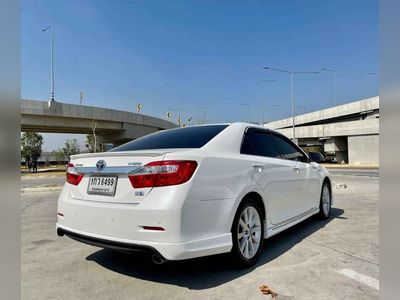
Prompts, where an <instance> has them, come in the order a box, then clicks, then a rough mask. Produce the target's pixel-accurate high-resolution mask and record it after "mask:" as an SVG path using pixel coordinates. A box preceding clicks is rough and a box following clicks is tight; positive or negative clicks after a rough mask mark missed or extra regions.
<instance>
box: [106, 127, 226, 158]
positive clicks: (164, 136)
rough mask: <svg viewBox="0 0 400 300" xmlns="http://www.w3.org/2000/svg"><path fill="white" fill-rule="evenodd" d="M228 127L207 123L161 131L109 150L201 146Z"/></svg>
mask: <svg viewBox="0 0 400 300" xmlns="http://www.w3.org/2000/svg"><path fill="white" fill-rule="evenodd" d="M226 127H228V125H206V126H195V127H185V128H176V129H169V130H164V131H159V132H156V133H152V134H149V135H146V136H144V137H141V138H138V139H136V140H133V141H130V142H128V143H126V144H123V145H121V146H118V147H116V148H114V149H112V150H110V151H109V152H119V151H134V150H145V149H168V148H201V147H203V146H204V145H205V144H207V143H208V142H209V141H210V140H211V139H212V138H214V137H215V136H216V135H217V134H218V133H220V132H221V131H222V130H224V129H225V128H226Z"/></svg>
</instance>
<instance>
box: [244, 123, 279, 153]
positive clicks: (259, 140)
mask: <svg viewBox="0 0 400 300" xmlns="http://www.w3.org/2000/svg"><path fill="white" fill-rule="evenodd" d="M240 153H242V154H250V155H258V156H266V157H273V158H281V155H280V153H279V151H278V149H277V148H276V146H275V144H274V141H273V140H272V137H271V135H270V134H269V133H268V132H265V131H260V130H251V129H250V130H248V131H247V132H246V133H245V137H244V140H243V144H242V148H241V150H240Z"/></svg>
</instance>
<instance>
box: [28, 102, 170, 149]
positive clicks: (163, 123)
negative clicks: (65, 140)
mask: <svg viewBox="0 0 400 300" xmlns="http://www.w3.org/2000/svg"><path fill="white" fill-rule="evenodd" d="M93 122H96V127H95V132H96V137H98V140H99V143H113V144H121V143H124V142H126V141H129V140H132V139H136V138H139V137H141V136H144V135H146V134H149V133H153V132H156V131H159V130H164V129H170V128H175V127H177V125H176V124H174V123H172V122H169V121H167V120H163V119H160V118H155V117H151V116H147V115H142V114H137V113H131V112H126V111H120V110H114V109H108V108H100V107H94V106H86V105H76V104H67V103H61V102H54V103H52V104H51V106H50V107H49V105H48V101H38V100H26V99H23V100H21V131H22V132H30V131H35V132H55V133H82V134H91V133H93V131H92V124H93Z"/></svg>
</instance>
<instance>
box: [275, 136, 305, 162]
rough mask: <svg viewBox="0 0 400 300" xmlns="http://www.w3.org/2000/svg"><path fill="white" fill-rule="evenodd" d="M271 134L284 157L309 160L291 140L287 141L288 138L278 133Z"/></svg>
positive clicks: (303, 160)
mask: <svg viewBox="0 0 400 300" xmlns="http://www.w3.org/2000/svg"><path fill="white" fill-rule="evenodd" d="M271 136H272V137H273V139H274V141H275V143H276V146H277V147H278V148H279V150H280V151H281V154H282V158H284V159H290V160H296V161H302V162H306V161H307V157H306V156H305V155H304V154H303V153H302V152H300V151H299V150H298V149H297V148H296V147H295V146H294V145H292V144H291V143H290V142H289V141H286V139H284V138H283V137H280V136H279V135H276V134H271Z"/></svg>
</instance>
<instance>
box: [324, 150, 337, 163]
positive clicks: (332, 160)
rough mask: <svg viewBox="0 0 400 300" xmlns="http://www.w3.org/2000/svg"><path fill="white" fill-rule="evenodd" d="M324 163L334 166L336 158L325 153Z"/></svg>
mask: <svg viewBox="0 0 400 300" xmlns="http://www.w3.org/2000/svg"><path fill="white" fill-rule="evenodd" d="M325 162H326V163H331V164H336V163H337V158H336V155H335V153H329V152H328V153H325Z"/></svg>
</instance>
